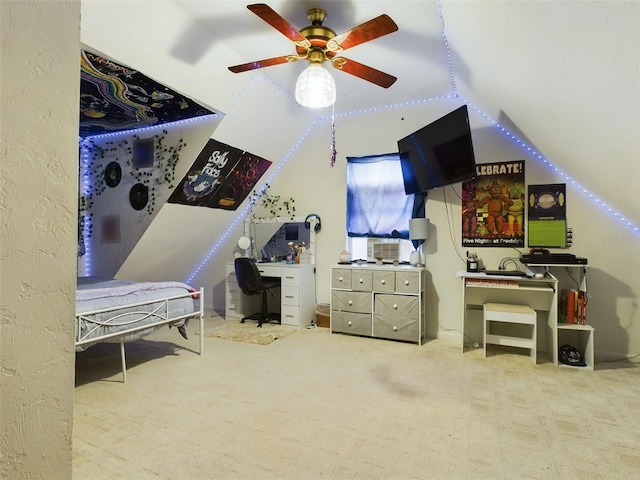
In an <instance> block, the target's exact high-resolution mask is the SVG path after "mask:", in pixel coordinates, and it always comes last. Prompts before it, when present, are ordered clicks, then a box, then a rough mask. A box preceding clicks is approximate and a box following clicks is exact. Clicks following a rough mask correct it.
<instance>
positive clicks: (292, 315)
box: [280, 305, 300, 326]
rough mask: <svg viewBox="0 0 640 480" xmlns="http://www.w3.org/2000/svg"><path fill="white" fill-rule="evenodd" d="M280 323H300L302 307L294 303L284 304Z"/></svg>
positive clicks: (295, 324)
mask: <svg viewBox="0 0 640 480" xmlns="http://www.w3.org/2000/svg"><path fill="white" fill-rule="evenodd" d="M280 323H281V324H282V325H294V326H299V325H300V309H299V308H298V307H295V306H292V305H282V311H281V312H280Z"/></svg>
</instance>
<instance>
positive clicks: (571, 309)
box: [567, 290, 577, 323]
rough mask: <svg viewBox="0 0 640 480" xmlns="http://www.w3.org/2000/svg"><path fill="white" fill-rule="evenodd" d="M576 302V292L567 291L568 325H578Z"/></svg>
mask: <svg viewBox="0 0 640 480" xmlns="http://www.w3.org/2000/svg"><path fill="white" fill-rule="evenodd" d="M576 301H577V295H576V291H575V290H567V323H576Z"/></svg>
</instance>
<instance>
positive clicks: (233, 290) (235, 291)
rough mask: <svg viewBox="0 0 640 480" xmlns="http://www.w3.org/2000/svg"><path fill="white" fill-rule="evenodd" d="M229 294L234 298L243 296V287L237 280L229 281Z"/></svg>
mask: <svg viewBox="0 0 640 480" xmlns="http://www.w3.org/2000/svg"><path fill="white" fill-rule="evenodd" d="M227 295H229V296H232V297H234V298H240V297H241V296H242V289H241V288H240V285H238V284H237V283H236V282H229V281H228V282H227Z"/></svg>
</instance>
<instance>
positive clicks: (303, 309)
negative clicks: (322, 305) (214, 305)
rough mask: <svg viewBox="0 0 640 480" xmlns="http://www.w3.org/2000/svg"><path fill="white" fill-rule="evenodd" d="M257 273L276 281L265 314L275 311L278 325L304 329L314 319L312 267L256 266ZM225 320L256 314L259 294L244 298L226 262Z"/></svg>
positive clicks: (313, 269)
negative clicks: (278, 319)
mask: <svg viewBox="0 0 640 480" xmlns="http://www.w3.org/2000/svg"><path fill="white" fill-rule="evenodd" d="M258 271H259V272H260V275H262V276H263V277H277V278H280V282H281V287H280V289H279V292H278V291H277V290H274V293H276V298H275V299H273V298H271V296H270V295H268V296H267V298H268V301H269V311H270V312H273V311H279V312H280V319H281V323H282V325H291V326H295V327H298V328H304V327H306V326H307V325H310V324H311V323H312V322H313V321H314V320H315V314H316V276H315V265H312V264H298V263H295V264H287V263H258ZM225 292H226V298H225V300H226V304H225V314H226V318H227V319H230V318H237V319H238V320H239V319H240V318H242V317H244V316H246V315H251V314H253V313H256V312H259V311H260V296H259V295H253V296H249V295H244V294H243V293H242V290H240V287H239V286H238V282H237V280H236V274H235V268H234V264H233V262H228V263H227V278H226V282H225Z"/></svg>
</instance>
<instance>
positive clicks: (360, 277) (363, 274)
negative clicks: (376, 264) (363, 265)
mask: <svg viewBox="0 0 640 480" xmlns="http://www.w3.org/2000/svg"><path fill="white" fill-rule="evenodd" d="M372 287H373V275H372V274H371V272H367V271H365V270H364V269H359V270H358V269H355V270H353V273H352V274H351V288H352V289H353V290H359V291H361V292H370V291H371V288H372Z"/></svg>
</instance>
